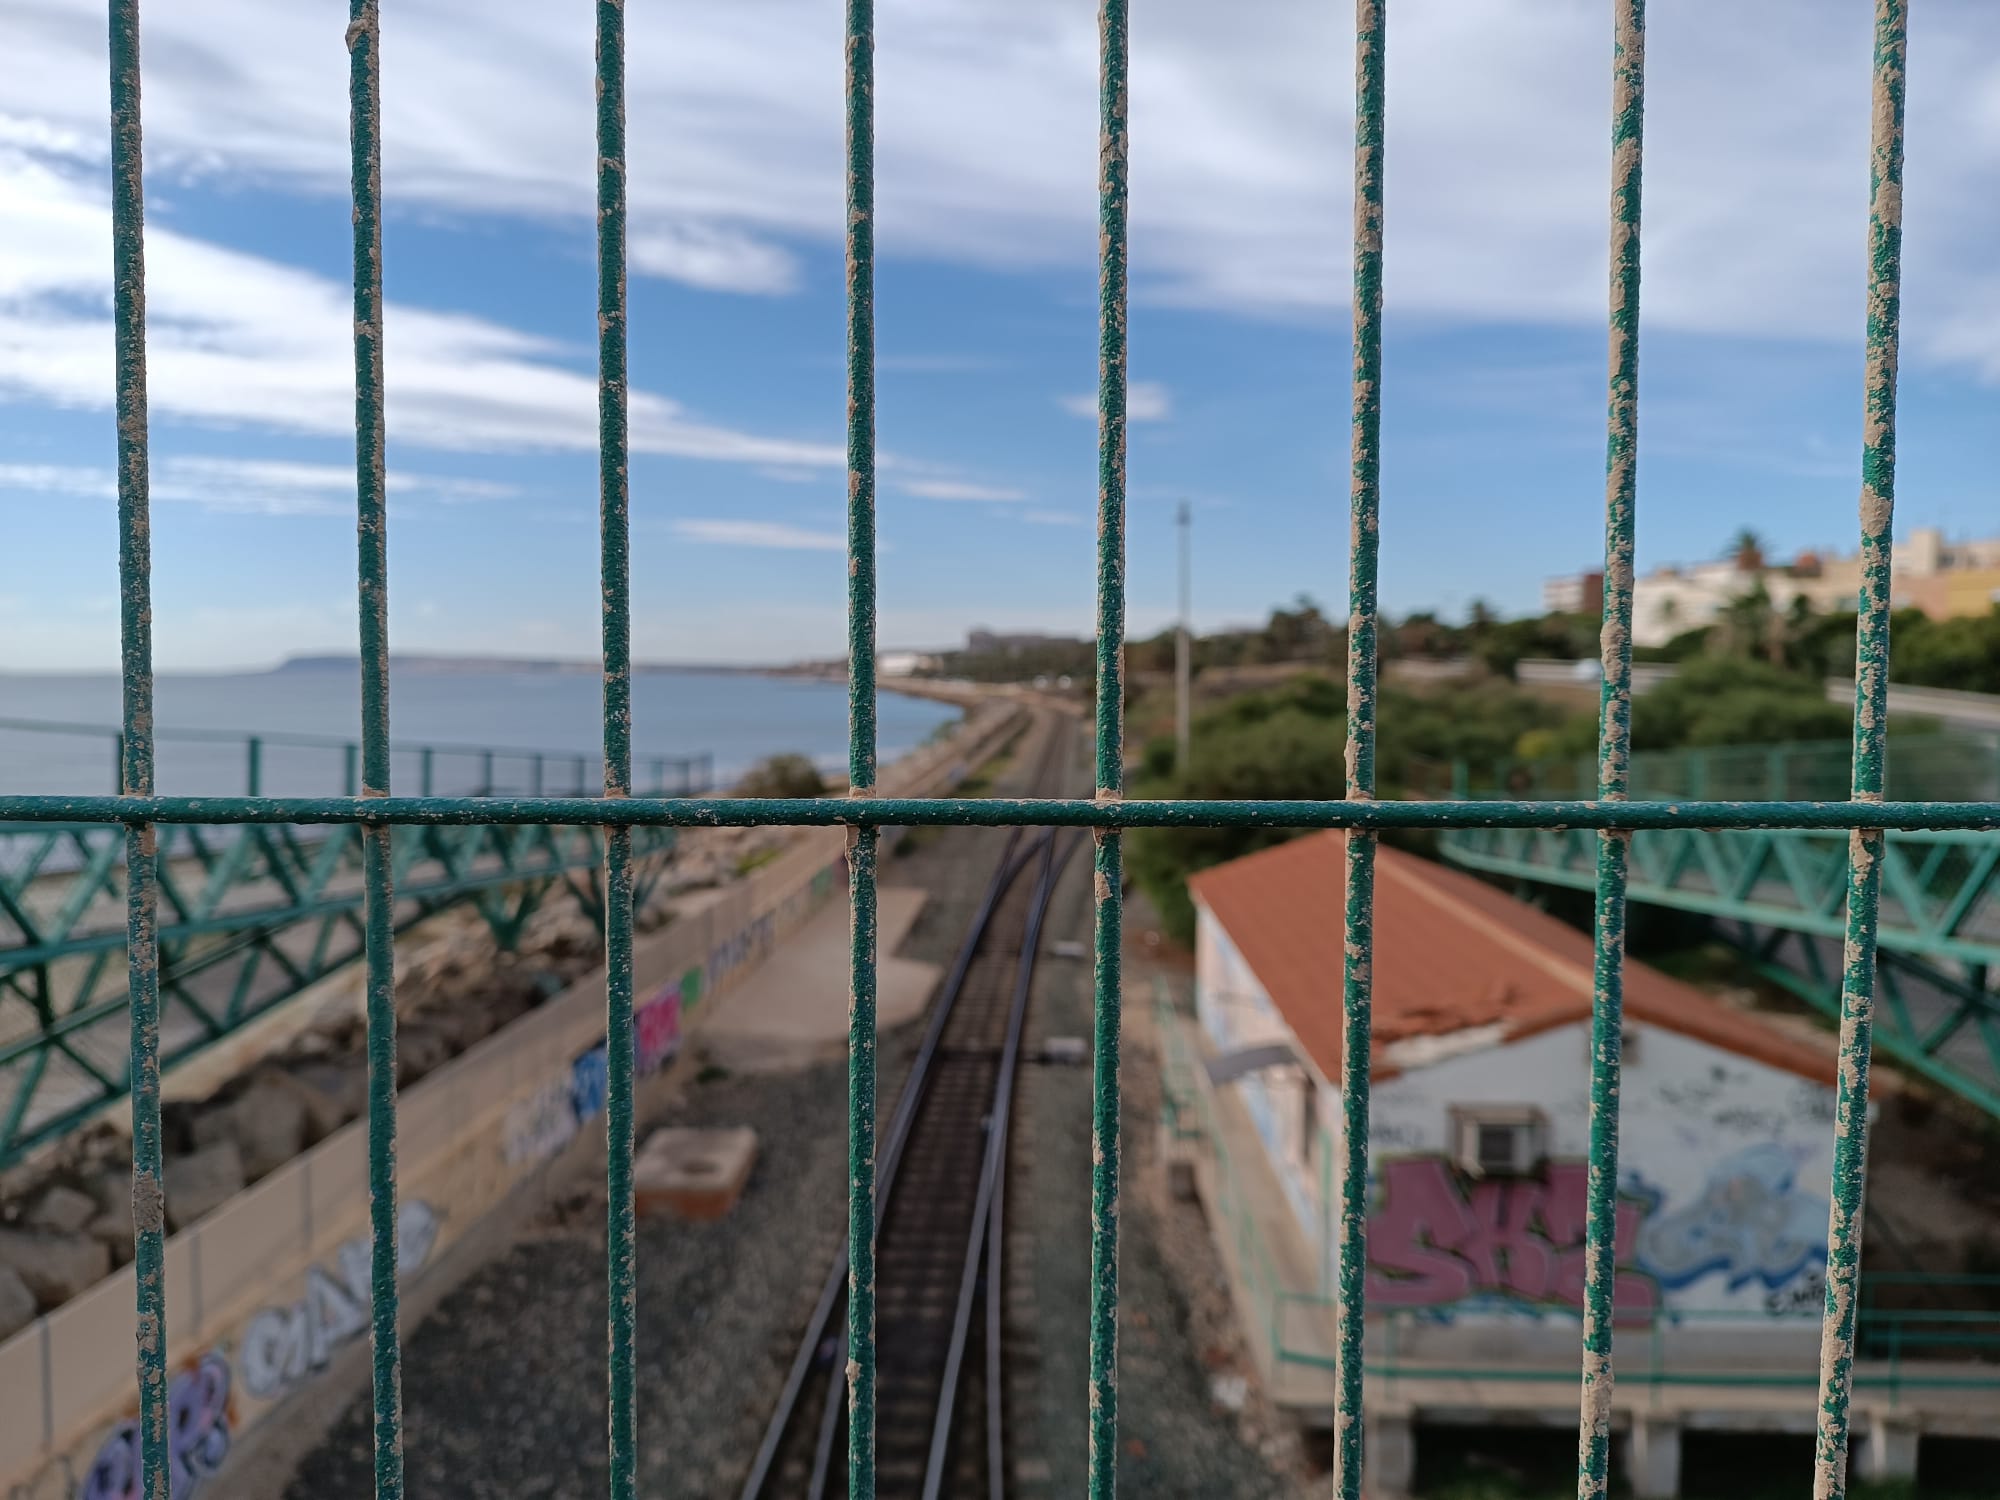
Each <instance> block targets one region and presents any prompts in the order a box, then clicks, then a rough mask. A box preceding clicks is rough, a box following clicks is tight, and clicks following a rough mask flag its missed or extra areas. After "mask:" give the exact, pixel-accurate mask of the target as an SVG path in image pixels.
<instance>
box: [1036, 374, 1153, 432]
mask: <svg viewBox="0 0 2000 1500" xmlns="http://www.w3.org/2000/svg"><path fill="white" fill-rule="evenodd" d="M1059 399H1060V400H1061V402H1062V408H1063V410H1064V411H1066V412H1068V413H1069V414H1070V415H1071V416H1073V417H1083V418H1086V419H1087V420H1089V421H1092V422H1095V421H1096V420H1097V395H1096V393H1095V392H1091V393H1090V394H1088V395H1079V396H1063V397H1060V398H1059ZM1173 412H1174V402H1173V397H1172V395H1171V394H1169V392H1168V390H1167V388H1166V387H1165V386H1164V385H1162V384H1161V383H1160V382H1159V381H1157V380H1135V381H1133V382H1132V383H1131V384H1130V385H1128V386H1126V388H1125V420H1126V421H1128V422H1164V421H1166V419H1167V418H1168V417H1170V416H1172V415H1173Z"/></svg>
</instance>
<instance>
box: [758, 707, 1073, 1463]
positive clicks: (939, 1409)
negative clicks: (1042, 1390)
mask: <svg viewBox="0 0 2000 1500" xmlns="http://www.w3.org/2000/svg"><path fill="white" fill-rule="evenodd" d="M1070 743H1071V740H1070V735H1069V733H1068V726H1067V721H1065V720H1058V721H1056V723H1055V724H1054V725H1053V726H1051V728H1050V730H1049V732H1048V738H1047V740H1046V742H1045V743H1044V745H1043V746H1042V749H1041V752H1040V756H1039V759H1038V763H1037V767H1036V771H1035V775H1034V791H1035V792H1036V793H1037V794H1041V795H1046V794H1048V793H1050V792H1052V791H1059V790H1060V780H1061V775H1062V770H1063V765H1064V755H1065V752H1066V751H1067V750H1068V748H1069V747H1070ZM1082 837H1083V835H1081V834H1076V835H1069V836H1065V837H1062V838H1058V836H1057V835H1056V834H1055V832H1054V830H1036V831H1027V830H1021V829H1015V830H1013V832H1012V833H1011V834H1010V835H1009V837H1008V840H1007V842H1006V845H1005V847H1004V849H1003V850H1002V852H1001V855H1000V858H999V860H998V862H997V864H996V866H995V869H994V872H993V877H992V880H991V881H990V883H989V884H988V886H987V889H986V893H985V896H984V899H983V900H982V901H981V903H980V905H979V908H978V910H977V911H976V912H975V913H974V916H973V920H972V922H971V924H970V925H969V927H968V928H967V931H966V935H965V938H964V940H963V942H962V943H961V944H960V947H959V950H958V953H957V955H956V957H955V959H954V961H953V964H952V967H951V969H950V971H949V972H948V973H947V975H946V977H945V981H944V984H943V985H942V986H941V987H940V989H939V993H938V998H937V1001H936V1003H935V1005H934V1006H933V1008H932V1012H931V1017H930V1022H929V1025H928V1027H927V1029H926V1031H925V1034H924V1038H923V1041H922V1044H921V1045H920V1047H919V1049H918V1052H917V1056H916V1059H915V1061H914V1062H913V1063H912V1065H911V1070H910V1075H909V1078H908V1080H907V1082H906V1083H905V1084H904V1087H903V1092H902V1094H901V1096H900V1097H899V1099H898V1101H897V1106H896V1113H895V1115H894V1116H893V1117H892V1118H891V1120H890V1121H889V1124H888V1127H887V1129H885V1130H884V1131H883V1132H882V1135H881V1138H880V1141H879V1144H878V1150H879V1155H880V1168H879V1171H878V1173H877V1185H876V1193H877V1210H878V1211H877V1221H878V1226H879V1227H878V1230H877V1235H876V1248H875V1271H876V1278H875V1306H876V1361H877V1362H876V1397H875V1400H876V1421H875V1451H876V1477H877V1490H876V1492H877V1494H878V1495H879V1496H881V1497H882V1500H891V1497H903V1496H908V1497H922V1500H931V1497H935V1496H940V1495H950V1496H952V1497H954V1500H957V1497H967V1500H972V1497H979V1496H984V1497H987V1500H1000V1497H1002V1496H1003V1495H1004V1493H1005V1473H1006V1462H1005V1460H1006V1453H1005V1444H1004V1437H1005V1420H1004V1418H1005V1413H1004V1411H1003V1410H1002V1394H1003V1385H1002V1381H1001V1378H1000V1355H1001V1340H1000V1312H1001V1308H1000V1298H999V1295H998V1293H999V1290H1000V1288H1001V1287H1002V1286H1003V1285H1004V1282H1005V1278H1004V1277H1003V1276H1002V1275H1001V1266H1000V1253H1001V1251H1000V1247H1001V1245H1002V1244H1003V1243H1004V1239H1003V1232H1004V1228H1005V1193H1004V1186H1005V1178H1006V1167H1007V1137H1008V1119H1009V1113H1010V1110H1011V1107H1012V1102H1013V1091H1014V1079H1015V1075H1016V1072H1017V1070H1018V1066H1019V1060H1020V1051H1021V1042H1022V1036H1023V1033H1024V1029H1025V1024H1026V1018H1027V1008H1028V999H1029V995H1030V992H1031V990H1032V987H1033V978H1034V967H1035V958H1036V952H1037V950H1038V948H1039V946H1040V936H1041V927H1042V921H1043V918H1044V916H1045V914H1046V913H1047V911H1048V907H1049V904H1050V901H1051V899H1052V897H1053V895H1054V891H1055V887H1056V883H1057V880H1058V878H1059V876H1060V875H1061V873H1062V870H1063V868H1064V866H1065V865H1066V863H1067V861H1068V859H1069V857H1070V855H1071V854H1073V853H1074V851H1075V849H1076V848H1077V846H1078V844H1079V843H1080V842H1081V841H1082ZM846 1283H847V1250H846V1247H845V1246H843V1247H842V1250H841V1253H840V1254H839V1255H838V1256H837V1257H836V1259H835V1263H834V1264H833V1266H832V1267H831V1268H830V1269H829V1271H828V1273H827V1277H826V1280H825V1282H824V1283H823V1284H822V1286H821V1290H820V1296H819V1299H818V1301H817V1302H816V1304H815V1306H814V1309H813V1313H812V1315H811V1317H810V1318H809V1319H808V1322H807V1326H806V1328H805V1331H804V1334H803V1336H802V1337H801V1339H800V1341H799V1344H798V1346H797V1348H796V1350H795V1352H794V1355H793V1358H792V1362H791V1365H790V1367H789V1369H788V1372H787V1378H786V1381H785V1386H784V1389H783V1391H782V1393H781V1394H780V1396H779V1399H778V1403H777V1406H776V1408H775V1409H774V1410H773V1412H772V1414H771V1418H770V1421H769V1423H768V1424H767V1426H766V1428H765V1432H764V1438H763V1442H762V1444H761V1445H760V1446H759V1449H758V1452H757V1455H756V1457H755V1459H754V1461H753V1463H752V1466H751V1471H750V1475H749V1478H748V1479H747V1481H746V1482H745V1484H744V1487H743V1489H742V1491H741V1495H742V1500H828V1497H841V1496H845V1495H846V1494H847V1463H846V1430H845V1429H846V1405H847V1403H846V1383H845V1380H844V1379H843V1378H842V1376H841V1372H843V1371H844V1370H845V1368H846V1365H847V1349H846V1344H845V1340H844V1334H843V1329H844V1321H845V1320H844V1309H845V1302H846V1296H845V1293H846Z"/></svg>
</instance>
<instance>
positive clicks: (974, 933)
mask: <svg viewBox="0 0 2000 1500" xmlns="http://www.w3.org/2000/svg"><path fill="white" fill-rule="evenodd" d="M1021 832H1022V830H1020V829H1015V830H1014V832H1013V835H1012V836H1011V837H1010V838H1009V839H1008V840H1007V846H1006V848H1005V849H1003V850H1002V851H1001V854H1000V858H999V860H998V862H997V863H996V864H995V865H994V867H993V876H992V879H991V880H989V881H988V882H987V886H986V894H985V896H984V897H983V898H982V899H981V901H980V903H979V906H978V909H977V910H976V911H975V912H974V913H973V917H972V922H971V924H970V925H969V926H968V927H967V929H966V934H965V938H964V940H963V941H962V942H961V943H960V944H959V947H958V953H957V955H956V956H955V957H954V958H953V960H952V966H951V969H950V972H949V973H948V974H947V975H946V976H945V981H944V984H943V985H942V986H941V987H940V989H939V991H938V1003H937V1004H936V1005H935V1006H934V1007H932V1014H931V1021H930V1025H929V1026H928V1027H927V1028H926V1029H925V1031H924V1039H923V1042H922V1044H921V1045H920V1046H919V1047H918V1049H917V1055H916V1058H915V1060H914V1061H913V1062H912V1063H911V1065H910V1074H909V1077H908V1078H907V1079H906V1080H905V1081H904V1084H903V1091H902V1094H901V1096H900V1097H899V1098H898V1099H897V1102H896V1113H895V1115H894V1116H893V1117H892V1118H891V1120H890V1122H889V1129H888V1132H887V1134H886V1136H885V1141H884V1145H885V1149H884V1152H883V1159H882V1169H881V1171H880V1172H879V1173H878V1174H877V1175H876V1182H875V1191H876V1195H877V1199H878V1208H886V1207H887V1206H888V1197H889V1193H890V1190H891V1189H892V1188H893V1187H894V1186H895V1182H896V1167H897V1165H898V1164H899V1163H900V1161H901V1160H902V1154H903V1142H904V1141H905V1139H907V1137H908V1135H909V1130H910V1122H911V1121H912V1120H913V1119H914V1118H915V1117H916V1112H917V1102H918V1099H919V1096H920V1095H921V1092H922V1087H923V1081H924V1079H925V1078H926V1076H927V1075H928V1074H929V1072H930V1065H931V1060H932V1058H934V1057H935V1056H936V1055H937V1048H938V1040H939V1038H940V1037H942V1036H943V1034H944V1026H945V1022H946V1021H947V1020H948V1019H950V1015H951V1009H952V1007H953V1006H954V1005H956V1004H957V1003H958V993H959V990H960V989H961V988H962V987H963V986H964V984H965V976H966V973H967V971H968V970H969V969H971V967H972V959H973V955H974V953H975V952H976V951H977V949H978V947H979V944H980V942H981V941H982V940H983V939H984V938H985V936H986V927H987V923H988V922H989V921H990V920H991V919H992V916H993V909H994V908H995V907H996V906H998V905H999V904H1000V898H1001V896H1002V895H1004V894H1005V893H1006V891H1007V888H1008V886H1010V885H1011V884H1012V883H1013V880H1014V877H1015V875H1016V873H1017V872H1018V871H1019V870H1020V869H1021V868H1022V865H1023V864H1024V862H1025V859H1026V855H1023V856H1022V857H1021V858H1019V859H1017V858H1016V857H1015V854H1014V850H1015V847H1016V846H1017V845H1018V844H1019V843H1020V841H1021ZM1031 852H1032V851H1031ZM847 1251H848V1246H847V1241H846V1240H845V1239H843V1240H842V1241H841V1245H840V1251H839V1253H838V1254H837V1255H836V1256H835V1257H834V1262H833V1265H832V1266H831V1267H830V1268H829V1269H828V1271H827V1274H826V1280H825V1282H824V1283H823V1284H822V1285H821V1288H820V1294H819V1300H818V1301H817V1302H815V1303H814V1304H813V1311H812V1315H811V1317H809V1318H808V1319H807V1321H806V1330H805V1334H804V1336H803V1337H802V1338H801V1339H800V1340H799V1347H798V1352H797V1353H796V1354H795V1355H793V1357H792V1364H791V1368H790V1369H789V1370H788V1371H787V1372H786V1375H785V1384H784V1387H783V1389H782V1390H781V1391H780V1392H779V1394H778V1404H777V1406H776V1408H775V1409H774V1410H773V1411H772V1414H771V1420H770V1422H769V1423H768V1424H767V1425H766V1426H765V1429H764V1438H763V1441H762V1443H760V1444H759V1446H758V1449H757V1456H756V1458H755V1459H754V1460H752V1462H751V1465H750V1474H749V1477H748V1478H747V1479H745V1480H744V1483H743V1489H742V1492H741V1493H742V1497H743V1500H757V1497H758V1496H759V1495H762V1494H763V1492H764V1485H765V1484H766V1483H767V1482H768V1481H769V1479H770V1475H771V1469H772V1466H773V1465H774V1464H775V1463H776V1462H777V1458H778V1449H779V1447H780V1446H781V1445H782V1444H783V1442H784V1437H785V1432H786V1430H787V1429H788V1428H789V1427H790V1425H791V1420H792V1417H793V1415H794V1412H795V1409H796V1407H797V1405H798V1400H799V1396H800V1394H801V1393H802V1392H803V1390H804V1389H805V1383H806V1378H807V1377H808V1376H809V1375H810V1374H811V1372H812V1364H813V1359H814V1357H815V1356H816V1355H817V1354H818V1353H819V1346H820V1340H822V1339H823V1338H825V1336H826V1330H827V1326H828V1324H829V1323H830V1322H831V1320H832V1318H833V1314H834V1311H835V1309H836V1308H837V1307H838V1306H839V1304H840V1293H841V1288H842V1286H843V1285H844V1284H845V1283H846V1280H847V1258H848V1257H847ZM829 1404H830V1405H832V1406H833V1407H835V1408H836V1409H837V1408H838V1405H839V1403H838V1401H837V1400H835V1401H832V1402H830V1403H829Z"/></svg>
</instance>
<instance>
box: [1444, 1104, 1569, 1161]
mask: <svg viewBox="0 0 2000 1500" xmlns="http://www.w3.org/2000/svg"><path fill="white" fill-rule="evenodd" d="M1450 1129H1451V1136H1450V1139H1451V1143H1452V1159H1453V1160H1454V1161H1455V1162H1456V1163H1457V1165H1458V1169H1459V1170H1460V1171H1461V1172H1463V1173H1465V1174H1466V1175H1467V1176H1468V1177H1527V1176H1532V1175H1533V1174H1534V1173H1535V1172H1536V1171H1537V1170H1539V1169H1540V1167H1541V1164H1542V1159H1543V1158H1544V1157H1546V1156H1547V1155H1548V1135H1549V1123H1548V1117H1547V1116H1546V1115H1544V1114H1543V1113H1542V1112H1541V1110H1540V1109H1538V1108H1537V1107H1536V1106H1534V1105H1532V1104H1497V1105H1496V1104H1482V1105H1473V1106H1466V1107H1454V1108H1453V1109H1452V1112H1451V1125H1450Z"/></svg>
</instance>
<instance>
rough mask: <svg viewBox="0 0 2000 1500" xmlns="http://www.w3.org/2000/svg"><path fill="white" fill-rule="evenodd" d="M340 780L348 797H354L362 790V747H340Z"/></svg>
mask: <svg viewBox="0 0 2000 1500" xmlns="http://www.w3.org/2000/svg"><path fill="white" fill-rule="evenodd" d="M340 779H341V785H342V786H343V787H344V788H345V789H346V795H347V796H349V797H352V796H354V795H356V794H357V793H358V792H359V791H360V790H361V747H360V746H359V745H343V746H341V747H340Z"/></svg>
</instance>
